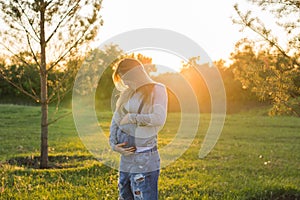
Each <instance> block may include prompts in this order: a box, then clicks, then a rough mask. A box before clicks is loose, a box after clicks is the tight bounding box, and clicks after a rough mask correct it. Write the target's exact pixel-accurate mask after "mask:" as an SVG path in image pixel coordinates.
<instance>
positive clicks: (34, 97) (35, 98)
mask: <svg viewBox="0 0 300 200" xmlns="http://www.w3.org/2000/svg"><path fill="white" fill-rule="evenodd" d="M1 71H2V70H1ZM1 71H0V77H2V78H3V79H4V80H5V81H7V82H8V83H9V84H11V85H12V86H14V87H15V88H17V89H18V90H19V91H20V92H22V93H23V94H25V95H27V96H29V97H31V98H32V99H34V100H35V101H36V102H40V98H38V97H37V96H35V95H33V94H30V93H29V92H27V91H26V90H24V89H23V87H21V86H19V85H17V84H16V83H14V82H12V81H11V80H9V79H8V78H7V77H6V76H5V75H4V74H2V72H1Z"/></svg>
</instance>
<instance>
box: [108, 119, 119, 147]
mask: <svg viewBox="0 0 300 200" xmlns="http://www.w3.org/2000/svg"><path fill="white" fill-rule="evenodd" d="M117 131H118V125H117V123H116V122H115V120H114V119H112V120H111V125H110V134H109V145H110V147H111V149H112V150H114V147H115V145H116V144H117V143H118V142H117Z"/></svg>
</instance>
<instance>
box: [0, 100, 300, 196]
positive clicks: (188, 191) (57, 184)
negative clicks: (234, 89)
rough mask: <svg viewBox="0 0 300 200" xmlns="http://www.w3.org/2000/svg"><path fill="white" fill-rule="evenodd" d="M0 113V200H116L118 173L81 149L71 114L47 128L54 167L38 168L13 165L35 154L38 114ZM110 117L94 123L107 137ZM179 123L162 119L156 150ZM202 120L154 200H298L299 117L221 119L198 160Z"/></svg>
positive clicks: (174, 117) (9, 109) (27, 110)
mask: <svg viewBox="0 0 300 200" xmlns="http://www.w3.org/2000/svg"><path fill="white" fill-rule="evenodd" d="M50 112H53V110H52V108H51V109H50ZM61 112H67V111H66V110H62V111H61ZM0 113H1V115H0V160H1V164H0V199H109V200H110V199H117V178H118V172H117V171H116V170H114V169H111V168H109V167H107V166H105V165H103V164H101V163H100V162H99V161H97V160H96V159H95V158H94V157H93V156H91V154H90V153H89V152H88V151H87V150H86V149H85V147H84V144H83V143H82V142H81V140H80V138H79V136H78V134H77V132H76V130H75V127H74V122H73V119H72V115H70V116H68V117H66V118H64V119H61V120H60V121H58V122H57V123H55V124H53V125H51V126H50V128H49V156H50V158H49V160H50V164H51V166H53V168H52V169H47V170H39V169H36V168H34V167H33V168H32V167H31V168H28V167H27V166H26V165H24V163H21V164H20V163H18V162H17V161H20V158H35V157H38V156H39V145H40V144H39V141H40V131H39V120H40V109H39V108H38V107H24V106H11V105H0ZM110 119H111V113H110V112H105V113H102V114H101V117H99V125H100V127H101V128H102V129H103V131H104V132H105V134H106V135H108V131H109V123H110ZM180 119H181V116H180V115H179V114H176V113H170V114H169V115H168V120H167V123H166V125H165V127H164V128H163V129H162V131H161V132H160V134H159V147H160V148H163V147H164V145H167V144H168V143H169V142H170V141H171V140H172V138H173V137H174V136H175V134H176V131H177V130H178V127H179V122H180ZM209 120H210V116H209V115H208V114H203V115H201V119H200V127H199V130H198V134H197V135H196V137H195V139H194V140H193V141H192V144H191V145H190V148H189V149H188V150H187V151H186V152H185V153H184V154H183V156H181V157H180V158H179V159H178V160H176V161H175V162H173V163H172V164H171V165H169V166H167V167H166V168H164V169H162V170H161V176H160V179H159V189H160V193H159V196H160V199H228V200H229V199H230V200H231V199H297V198H298V199H299V198H300V185H299V183H300V165H299V163H300V135H299V133H300V119H299V118H292V117H273V118H270V117H267V116H262V115H260V114H256V113H251V114H249V113H244V114H236V115H228V116H227V118H226V122H225V126H224V129H223V132H222V135H221V137H220V139H219V141H218V143H217V145H216V146H215V148H214V149H213V151H212V152H211V153H210V154H209V155H208V156H207V157H206V158H205V159H199V158H198V153H199V149H200V147H201V143H202V141H203V138H204V135H205V133H206V131H207V127H208V123H209ZM18 159H19V160H18ZM29 160H30V159H29ZM22 164H23V166H22Z"/></svg>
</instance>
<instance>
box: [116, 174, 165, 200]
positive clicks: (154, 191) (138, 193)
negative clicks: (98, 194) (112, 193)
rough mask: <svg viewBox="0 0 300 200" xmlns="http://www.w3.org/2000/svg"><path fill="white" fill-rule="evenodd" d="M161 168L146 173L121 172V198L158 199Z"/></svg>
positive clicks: (123, 199) (136, 199) (128, 199)
mask: <svg viewBox="0 0 300 200" xmlns="http://www.w3.org/2000/svg"><path fill="white" fill-rule="evenodd" d="M158 177H159V170H156V171H152V172H146V173H130V172H122V171H120V174H119V199H120V200H141V199H143V200H157V199H158V185H157V182H158Z"/></svg>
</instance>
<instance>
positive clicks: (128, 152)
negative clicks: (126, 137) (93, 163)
mask: <svg viewBox="0 0 300 200" xmlns="http://www.w3.org/2000/svg"><path fill="white" fill-rule="evenodd" d="M125 145H126V142H123V143H120V144H116V145H115V147H114V150H115V151H116V152H119V153H120V154H122V155H124V156H129V155H132V154H134V152H135V151H136V148H135V147H128V148H124V146H125Z"/></svg>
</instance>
